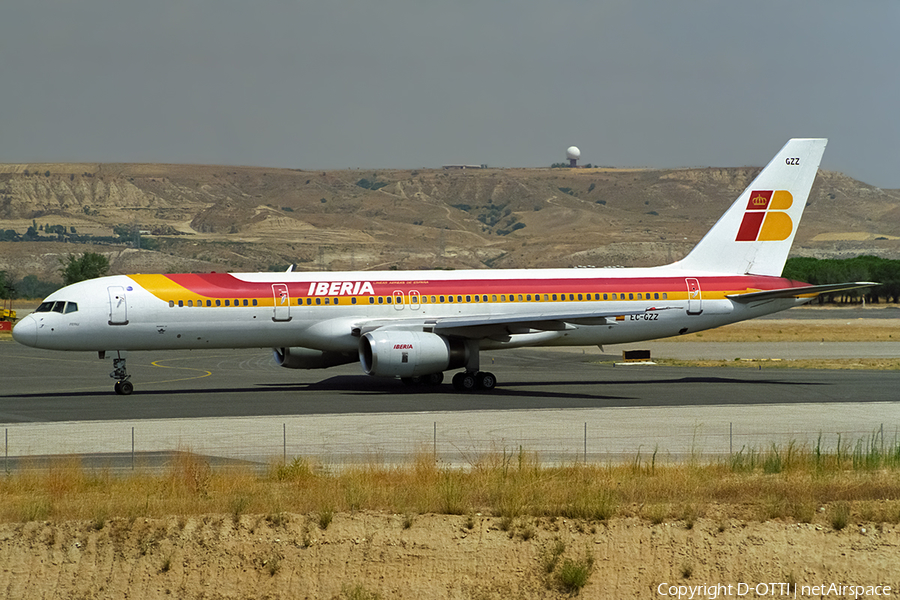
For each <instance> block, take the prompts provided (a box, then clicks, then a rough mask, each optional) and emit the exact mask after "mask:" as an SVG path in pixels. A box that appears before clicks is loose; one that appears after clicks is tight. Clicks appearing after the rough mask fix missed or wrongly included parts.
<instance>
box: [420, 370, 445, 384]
mask: <svg viewBox="0 0 900 600" xmlns="http://www.w3.org/2000/svg"><path fill="white" fill-rule="evenodd" d="M423 379H424V380H425V383H427V384H428V385H441V384H442V383H443V382H444V373H443V372H439V373H432V374H431V375H427V376H426V377H423Z"/></svg>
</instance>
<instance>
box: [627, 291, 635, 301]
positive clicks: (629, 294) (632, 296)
mask: <svg viewBox="0 0 900 600" xmlns="http://www.w3.org/2000/svg"><path fill="white" fill-rule="evenodd" d="M628 299H629V300H634V294H632V293H631V292H629V293H628Z"/></svg>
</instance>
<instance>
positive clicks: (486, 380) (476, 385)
mask: <svg viewBox="0 0 900 600" xmlns="http://www.w3.org/2000/svg"><path fill="white" fill-rule="evenodd" d="M496 385H497V378H496V377H494V374H493V373H488V372H486V371H477V372H475V373H472V372H470V371H465V372H463V373H457V374H456V375H454V376H453V387H454V388H455V389H456V390H459V391H460V392H471V391H474V390H485V391H490V390H492V389H494V387H495V386H496Z"/></svg>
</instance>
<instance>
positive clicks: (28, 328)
mask: <svg viewBox="0 0 900 600" xmlns="http://www.w3.org/2000/svg"><path fill="white" fill-rule="evenodd" d="M12 335H13V339H14V340H16V341H17V342H19V343H20V344H24V345H25V346H32V347H34V346H36V345H37V323H35V321H34V317H33V316H31V315H28V316H26V317H24V318H23V319H22V320H21V321H19V322H18V323H16V326H15V327H13V332H12Z"/></svg>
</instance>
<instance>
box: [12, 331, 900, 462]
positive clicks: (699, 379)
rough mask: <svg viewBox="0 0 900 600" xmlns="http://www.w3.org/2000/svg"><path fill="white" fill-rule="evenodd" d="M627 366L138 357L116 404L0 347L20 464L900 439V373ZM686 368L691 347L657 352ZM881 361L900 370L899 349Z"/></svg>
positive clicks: (602, 358) (531, 353)
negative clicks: (452, 370)
mask: <svg viewBox="0 0 900 600" xmlns="http://www.w3.org/2000/svg"><path fill="white" fill-rule="evenodd" d="M652 345H653V344H643V346H644V347H647V346H652ZM703 345H704V346H707V344H703ZM776 346H777V345H776ZM828 347H829V348H831V350H830V351H829V352H832V353H837V354H843V355H847V354H850V355H853V352H854V351H855V350H854V347H848V346H842V345H841V344H831V345H828ZM872 347H873V345H872V344H862V345H860V346H859V348H858V350H866V351H867V352H871V351H872V350H871V348H872ZM729 348H730V349H732V350H733V349H734V348H733V346H731V345H729ZM816 348H818V345H817V344H811V345H809V350H810V352H812V351H813V350H815V349H816ZM744 350H746V349H744ZM620 351H621V347H617V348H616V352H615V353H612V352H608V353H605V354H604V353H602V352H600V351H599V349H597V348H592V349H586V350H584V351H582V350H581V349H575V350H568V351H562V350H556V351H548V350H540V349H522V350H513V351H506V352H498V353H485V354H484V355H483V358H482V368H483V369H484V370H490V371H492V372H494V373H495V374H496V375H497V378H498V381H499V385H498V388H497V389H495V390H493V391H492V392H490V393H469V394H466V393H459V392H456V391H454V390H453V388H452V386H451V385H450V384H449V383H445V384H443V385H441V386H439V387H437V388H416V387H407V386H404V385H403V384H402V383H400V382H399V381H395V380H382V379H376V378H371V377H368V376H366V375H363V374H362V373H361V371H360V368H359V366H358V365H347V366H344V367H338V368H335V369H329V370H324V371H296V370H290V369H283V368H280V367H278V366H276V365H275V364H274V362H273V361H272V359H271V355H270V353H269V352H268V351H266V350H219V351H180V352H146V353H141V352H137V353H130V354H129V355H128V369H129V372H130V373H131V375H132V381H133V382H134V383H135V393H134V394H133V395H132V396H127V397H123V396H116V395H115V394H114V392H113V390H112V383H113V382H112V380H111V379H109V378H108V376H107V374H108V372H109V371H110V370H111V368H112V366H111V361H110V360H109V359H107V360H105V361H103V360H99V359H98V358H97V355H96V354H93V353H63V352H50V351H41V350H34V349H30V348H27V347H24V346H20V345H18V344H15V343H14V342H11V341H10V342H0V364H2V365H3V375H2V386H0V427H2V428H3V429H4V432H2V433H3V434H4V435H5V436H6V454H8V455H9V456H34V455H50V454H53V455H56V454H69V453H77V454H85V453H100V454H103V453H109V454H115V453H119V454H121V455H122V456H125V455H127V454H128V453H129V451H130V450H131V449H136V451H137V452H139V453H140V452H144V453H153V452H165V451H171V450H173V449H177V448H190V449H191V450H192V451H197V452H202V453H205V454H208V455H210V456H218V457H232V458H240V459H245V460H255V461H264V460H267V459H270V458H272V457H284V458H288V459H289V458H290V457H291V456H295V455H316V456H320V457H322V456H325V457H330V458H329V460H335V461H346V460H358V459H359V457H362V456H371V455H373V454H375V455H377V456H379V457H380V458H382V459H388V458H390V457H392V456H398V457H402V456H407V457H408V456H409V455H410V454H412V453H415V452H418V451H421V450H423V449H425V450H428V451H429V452H434V454H435V455H436V456H437V457H438V458H441V459H443V460H446V461H448V462H451V463H459V462H466V461H467V460H471V457H472V456H474V455H477V454H478V453H481V452H488V451H499V450H501V449H503V450H506V449H509V448H520V447H521V448H526V449H528V450H534V451H536V452H539V453H540V455H541V456H542V457H545V458H548V457H550V458H552V459H558V460H569V459H575V458H577V457H582V458H583V457H584V456H587V458H588V459H591V458H599V457H603V456H610V455H622V454H633V453H635V452H639V451H643V452H645V453H647V452H653V451H654V450H658V451H662V452H664V453H670V454H672V455H683V454H685V453H689V452H691V453H692V452H695V451H698V450H702V451H703V452H712V453H719V452H728V451H736V450H739V449H740V448H742V447H748V446H756V447H761V446H765V445H768V444H770V443H773V442H776V443H777V442H787V441H798V442H801V443H814V442H815V441H816V440H817V439H818V440H823V442H824V444H825V445H829V444H831V445H833V444H834V443H836V442H837V440H838V439H839V438H838V437H837V436H839V435H840V436H843V437H842V439H843V440H844V441H847V440H865V439H870V438H871V437H872V436H873V435H880V436H881V437H882V438H887V441H888V442H890V441H891V439H893V438H894V437H895V436H896V435H897V431H898V429H900V402H898V399H900V392H898V390H900V372H897V371H850V370H842V371H828V370H799V369H796V370H795V369H775V368H766V369H762V370H756V369H740V368H691V367H665V366H628V367H614V366H612V362H611V361H613V360H614V359H615V358H617V357H619V356H620ZM759 351H760V352H763V349H759ZM816 351H818V350H816ZM685 352H688V353H689V352H690V347H689V346H688V345H686V344H684V343H669V344H667V346H664V347H662V348H660V347H659V345H658V343H657V344H656V346H655V349H654V355H655V356H661V355H662V354H666V353H668V354H676V355H678V354H681V353H685ZM877 353H879V354H880V355H887V354H891V353H895V354H894V356H900V344H888V346H886V347H883V348H881V349H880V350H877ZM730 354H734V352H730ZM732 358H733V357H732ZM892 436H893V437H892ZM641 449H643V450H641ZM348 457H349V458H348Z"/></svg>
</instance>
